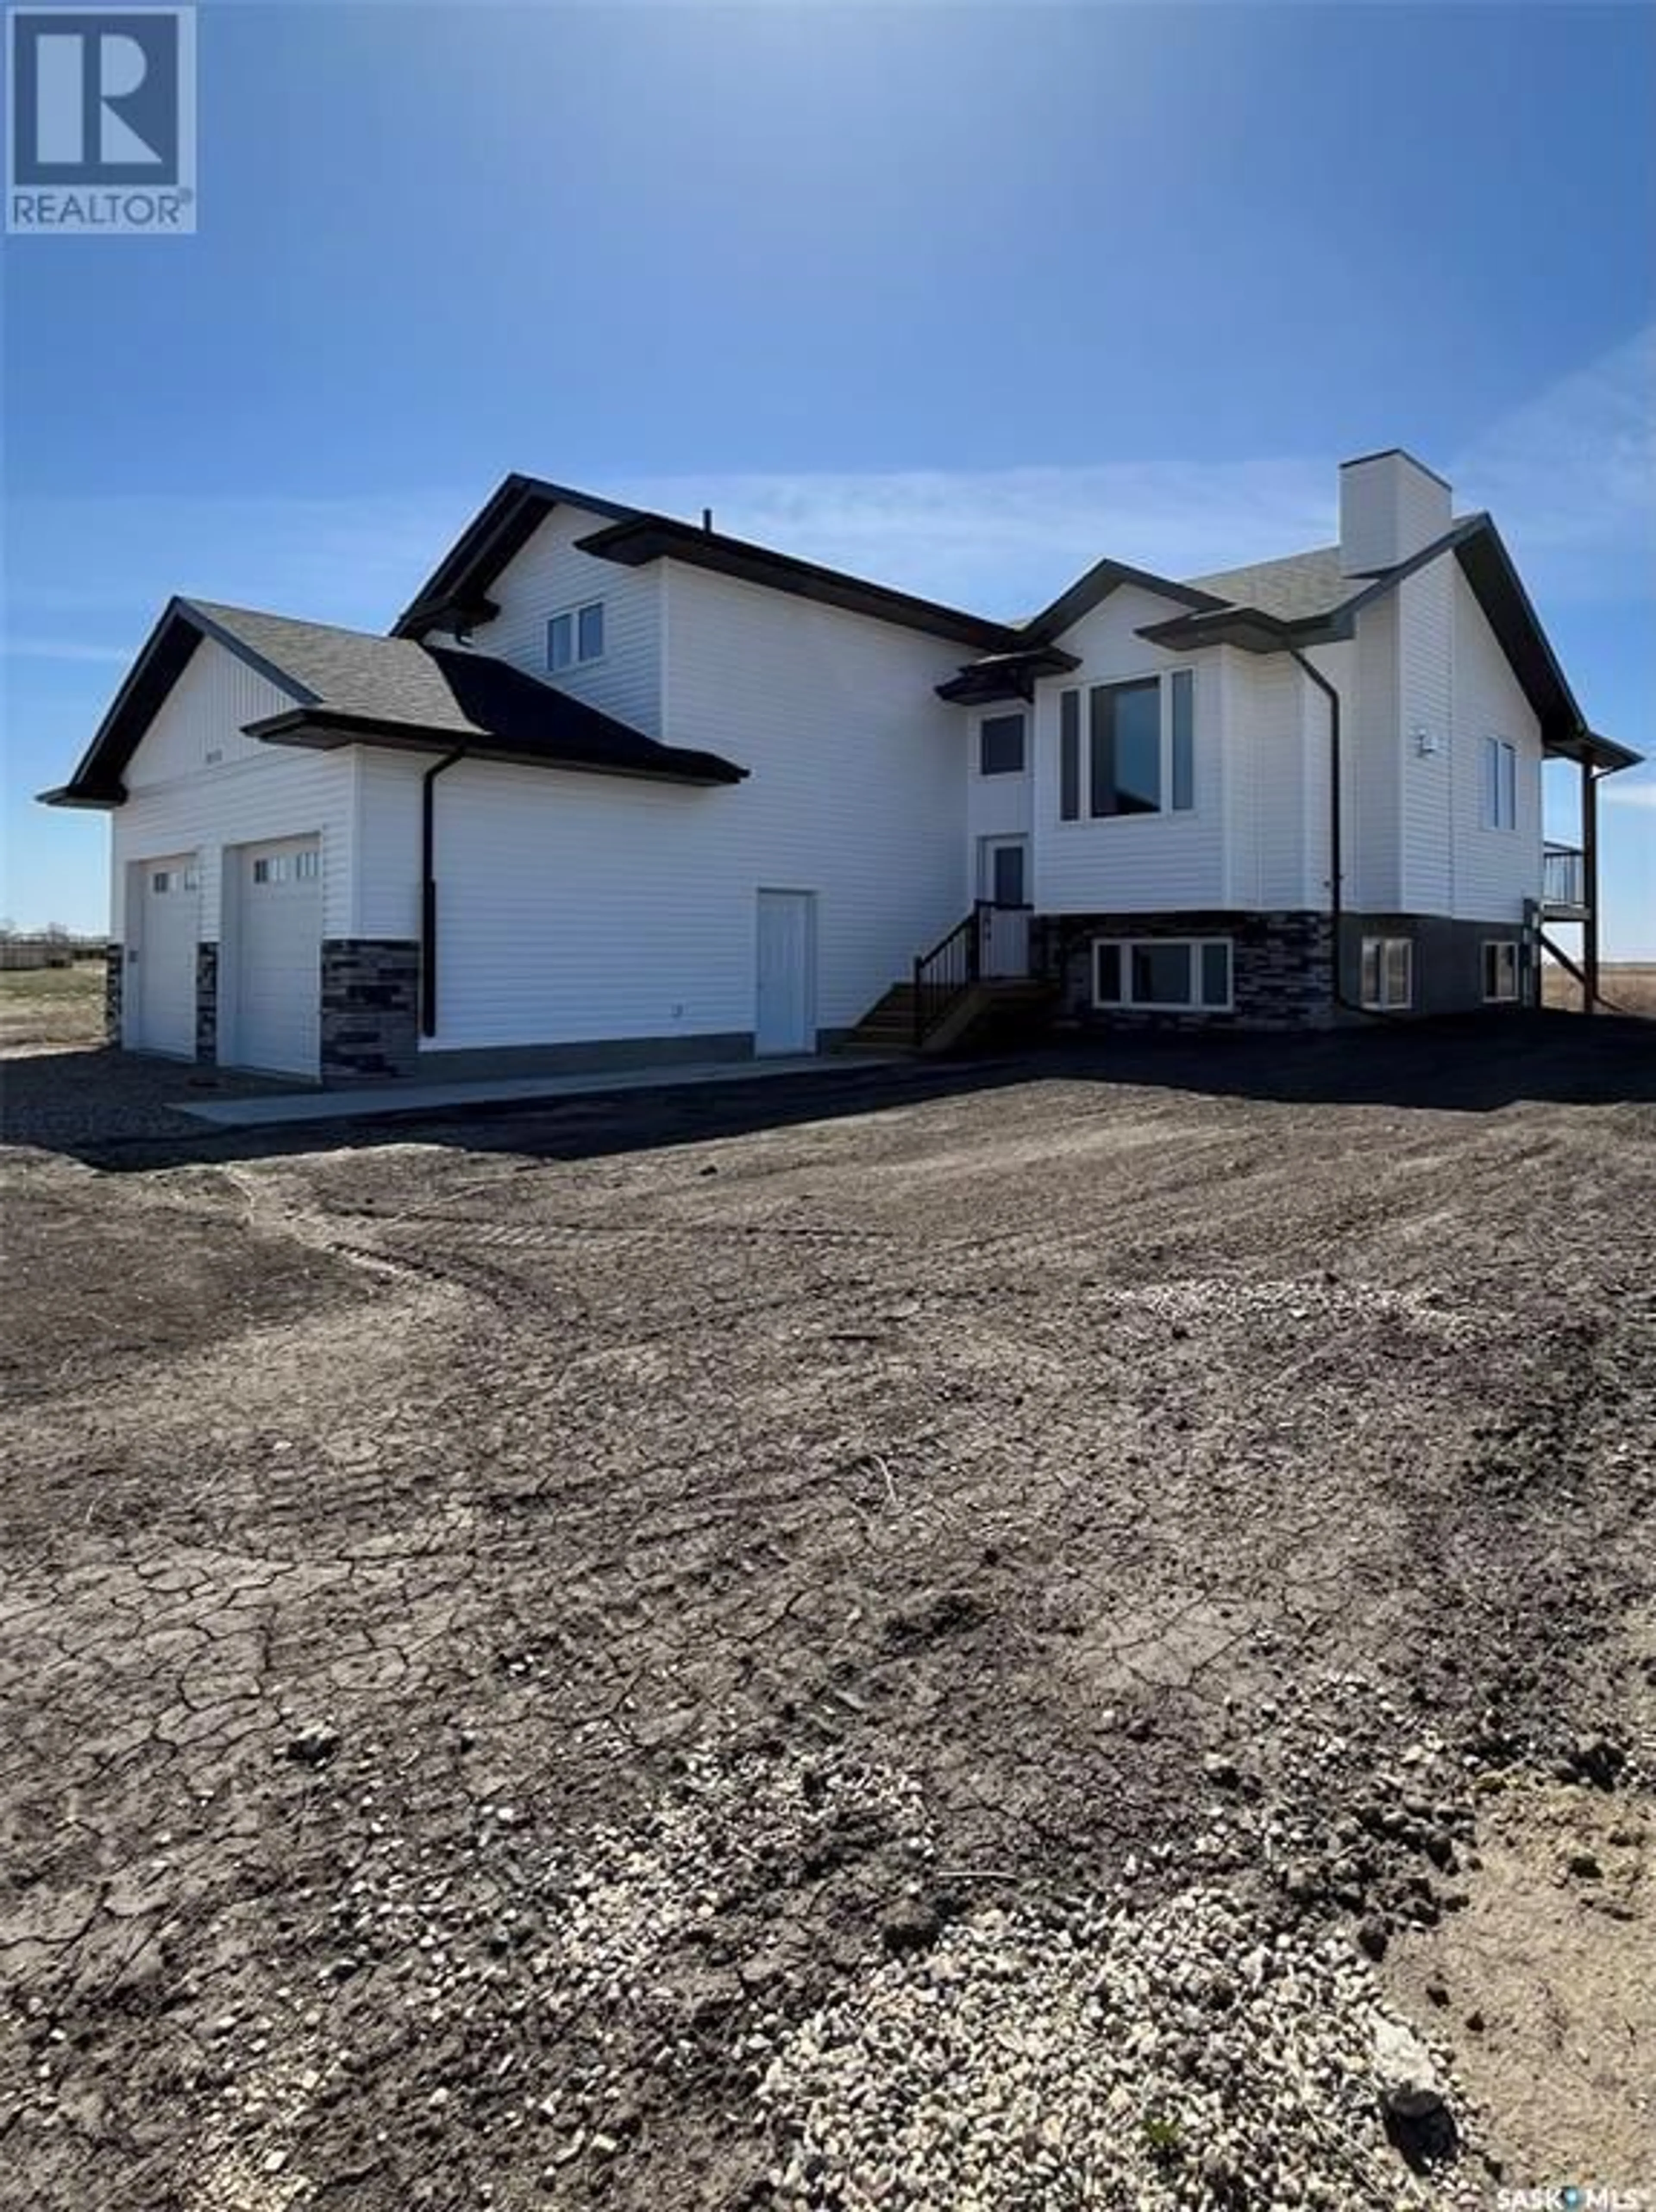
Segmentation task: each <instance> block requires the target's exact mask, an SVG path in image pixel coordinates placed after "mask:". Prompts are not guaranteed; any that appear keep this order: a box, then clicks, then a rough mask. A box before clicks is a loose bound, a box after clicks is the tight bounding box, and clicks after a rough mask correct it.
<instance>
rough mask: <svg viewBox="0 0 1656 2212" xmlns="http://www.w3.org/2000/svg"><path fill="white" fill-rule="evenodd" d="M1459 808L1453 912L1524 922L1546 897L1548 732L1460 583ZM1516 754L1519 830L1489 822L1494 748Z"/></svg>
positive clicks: (1513, 791) (1454, 821)
mask: <svg viewBox="0 0 1656 2212" xmlns="http://www.w3.org/2000/svg"><path fill="white" fill-rule="evenodd" d="M1454 600H1455V654H1454V736H1453V778H1452V781H1453V803H1452V805H1451V807H1450V809H1449V812H1448V816H1447V819H1446V821H1445V823H1444V824H1443V827H1442V830H1441V836H1443V838H1444V840H1445V842H1450V843H1452V845H1453V860H1454V904H1453V912H1454V913H1455V914H1456V915H1460V916H1462V917H1464V918H1465V919H1466V920H1468V921H1502V922H1508V923H1513V922H1518V921H1522V919H1523V916H1524V902H1525V901H1526V899H1535V898H1539V896H1541V866H1542V863H1541V845H1542V829H1541V732H1540V725H1539V723H1538V721H1537V720H1536V717H1535V713H1534V710H1533V709H1532V707H1531V706H1530V703H1529V701H1528V700H1527V699H1526V697H1525V696H1524V693H1523V690H1522V688H1521V687H1520V684H1519V682H1518V679H1517V678H1516V677H1515V676H1514V675H1513V671H1512V667H1511V664H1510V663H1509V662H1508V660H1507V656H1506V654H1505V653H1503V652H1502V651H1501V647H1500V645H1499V643H1498V642H1497V641H1496V639H1495V633H1494V632H1493V631H1492V630H1491V629H1490V628H1489V623H1488V622H1487V621H1486V620H1485V618H1484V615H1483V609H1482V608H1481V607H1480V606H1479V605H1478V604H1477V598H1476V596H1475V595H1474V593H1473V592H1472V588H1471V585H1470V584H1468V583H1467V581H1466V580H1465V577H1464V576H1462V575H1461V574H1459V572H1458V571H1457V572H1456V573H1455V575H1454ZM1491 737H1494V738H1498V739H1499V741H1500V742H1501V743H1502V744H1510V745H1511V747H1512V749H1513V753H1512V767H1511V769H1510V771H1508V770H1507V769H1504V768H1502V769H1501V770H1500V771H1498V773H1499V774H1500V775H1501V776H1502V777H1503V778H1505V777H1507V776H1508V775H1509V777H1510V805H1511V810H1512V817H1513V820H1512V826H1511V827H1510V828H1501V829H1495V828H1494V827H1492V826H1490V825H1489V823H1488V822H1487V820H1486V811H1487V810H1488V808H1489V802H1490V799H1491V795H1492V793H1491V786H1490V781H1489V778H1490V774H1491V771H1490V768H1489V753H1488V750H1487V740H1488V739H1489V738H1491Z"/></svg>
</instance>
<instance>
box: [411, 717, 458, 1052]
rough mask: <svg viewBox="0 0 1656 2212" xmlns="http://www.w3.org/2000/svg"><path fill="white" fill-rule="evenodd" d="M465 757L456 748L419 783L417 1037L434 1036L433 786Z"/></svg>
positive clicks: (434, 880) (427, 771)
mask: <svg viewBox="0 0 1656 2212" xmlns="http://www.w3.org/2000/svg"><path fill="white" fill-rule="evenodd" d="M464 757H465V747H464V745H456V746H455V748H454V750H453V751H452V752H448V753H445V754H444V755H443V757H442V758H441V760H440V761H434V762H433V763H432V764H431V766H430V767H429V768H428V769H427V770H426V772H425V775H423V776H422V778H421V780H420V1034H421V1036H424V1037H429V1036H436V1034H437V873H436V848H437V807H436V794H435V793H434V791H433V789H432V786H433V785H434V783H435V782H436V781H437V779H438V777H439V776H440V775H442V773H443V771H444V769H451V768H452V767H453V765H454V763H455V762H456V761H458V760H463V759H464Z"/></svg>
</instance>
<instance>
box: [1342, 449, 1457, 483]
mask: <svg viewBox="0 0 1656 2212" xmlns="http://www.w3.org/2000/svg"><path fill="white" fill-rule="evenodd" d="M1393 460H1395V461H1407V462H1408V464H1409V465H1410V468H1411V469H1418V470H1419V471H1420V472H1421V474H1422V476H1423V477H1430V478H1431V479H1432V482H1433V483H1439V484H1441V485H1442V486H1443V489H1444V490H1445V491H1447V492H1450V493H1453V490H1454V486H1453V484H1452V483H1450V481H1449V479H1448V477H1441V476H1440V475H1439V474H1438V472H1437V471H1436V470H1435V469H1429V468H1428V467H1427V465H1426V464H1425V462H1424V461H1422V460H1421V459H1418V458H1417V457H1416V455H1415V454H1413V453H1410V451H1409V449H1408V447H1406V446H1380V447H1377V448H1376V450H1375V451H1374V453H1358V454H1357V455H1356V457H1355V458H1354V459H1351V460H1349V461H1342V462H1341V463H1340V466H1341V468H1342V469H1361V468H1365V467H1367V465H1368V463H1369V462H1370V461H1393Z"/></svg>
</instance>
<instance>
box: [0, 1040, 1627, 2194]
mask: <svg viewBox="0 0 1656 2212" xmlns="http://www.w3.org/2000/svg"><path fill="white" fill-rule="evenodd" d="M1584 1026H1585V1025H1582V1024H1572V1023H1571V1022H1570V1021H1569V1020H1568V1018H1567V1017H1562V1016H1561V1017H1553V1018H1544V1019H1543V1020H1541V1021H1539V1022H1538V1023H1537V1024H1533V1025H1532V1027H1531V1028H1527V1029H1526V1028H1515V1029H1514V1030H1513V1031H1512V1032H1511V1035H1510V1042H1505V1043H1502V1044H1501V1045H1500V1046H1499V1047H1495V1046H1492V1045H1490V1044H1489V1043H1488V1042H1486V1041H1485V1039H1484V1037H1483V1036H1455V1037H1450V1038H1447V1039H1439V1040H1435V1041H1409V1042H1392V1041H1390V1040H1380V1041H1369V1040H1365V1041H1361V1042H1358V1043H1356V1044H1352V1045H1348V1046H1346V1047H1344V1048H1338V1049H1336V1048H1320V1049H1319V1048H1303V1049H1302V1050H1301V1053H1300V1055H1299V1056H1298V1057H1295V1048H1274V1049H1273V1050H1271V1051H1266V1050H1265V1048H1248V1049H1247V1050H1243V1049H1238V1050H1237V1051H1235V1052H1233V1053H1230V1054H1223V1053H1221V1054H1218V1055H1217V1056H1214V1055H1213V1054H1209V1055H1207V1056H1205V1057H1204V1055H1202V1054H1192V1052H1190V1051H1187V1050H1180V1049H1177V1048H1168V1050H1167V1051H1164V1052H1161V1053H1158V1052H1157V1051H1156V1049H1155V1048H1152V1047H1149V1046H1143V1047H1136V1048H1133V1051H1132V1052H1131V1054H1128V1053H1127V1052H1126V1051H1125V1049H1121V1050H1118V1051H1117V1052H1116V1053H1115V1054H1113V1055H1099V1056H1097V1057H1095V1058H1093V1059H1090V1060H1089V1059H1085V1058H1083V1057H1082V1056H1081V1055H1079V1054H1077V1055H1073V1056H1071V1057H1070V1058H1067V1059H1065V1058H1059V1057H1054V1058H1052V1059H1049V1060H1042V1061H1040V1062H1035V1063H1030V1064H1029V1065H1028V1066H1025V1067H1024V1068H1022V1069H1009V1068H1006V1067H1001V1068H998V1069H980V1070H963V1071H958V1072H955V1073H947V1072H945V1073H896V1074H893V1075H890V1076H877V1075H873V1074H848V1075H847V1076H846V1077H845V1078H844V1079H817V1080H815V1081H814V1082H813V1083H811V1084H804V1083H798V1084H792V1085H774V1086H773V1085H764V1086H754V1087H753V1088H752V1089H751V1090H750V1091H746V1092H744V1093H743V1095H742V1096H740V1097H738V1096H737V1095H736V1094H735V1093H727V1094H721V1095H720V1096H719V1097H714V1096H713V1094H711V1093H709V1094H704V1095H702V1096H701V1097H692V1096H691V1095H689V1094H682V1095H680V1096H678V1097H673V1098H667V1099H660V1100H646V1099H639V1098H632V1099H628V1100H625V1101H594V1100H591V1099H586V1100H582V1101H580V1102H579V1104H570V1105H567V1106H564V1107H559V1108H543V1109H523V1110H519V1111H517V1112H514V1113H513V1114H511V1115H500V1116H496V1117H490V1118H485V1119H474V1120H470V1121H451V1122H446V1123H442V1124H431V1125H419V1126H385V1127H375V1128H356V1129H353V1130H350V1131H342V1130H339V1129H335V1130H332V1131H322V1132H312V1133H309V1134H307V1135H306V1137H305V1138H304V1139H303V1141H302V1142H297V1141H296V1142H294V1143H292V1144H284V1143H283V1142H282V1140H281V1139H280V1136H279V1134H278V1133H271V1134H270V1135H268V1136H265V1137H264V1138H261V1139H258V1140H257V1141H254V1140H252V1139H219V1138H216V1137H215V1138H208V1137H200V1138H191V1137H188V1136H185V1135H183V1134H181V1133H168V1131H167V1127H166V1125H165V1124H164V1123H163V1124H162V1126H161V1133H157V1127H156V1125H155V1122H154V1120H153V1114H152V1109H149V1107H148V1106H146V1109H145V1113H146V1118H145V1119H144V1120H143V1121H142V1123H141V1124H140V1125H139V1126H138V1127H137V1128H136V1133H133V1132H131V1131H128V1132H126V1133H123V1131H122V1128H121V1127H120V1124H119V1116H118V1112H116V1111H115V1110H114V1108H113V1107H112V1119H111V1121H110V1123H109V1126H108V1127H107V1128H106V1129H103V1130H101V1131H100V1130H99V1129H97V1128H90V1129H88V1130H87V1131H85V1132H83V1133H82V1135H81V1136H80V1137H78V1138H77V1139H76V1142H75V1143H74V1145H73V1146H70V1144H69V1141H68V1139H66V1138H65V1137H64V1135H63V1134H62V1133H61V1132H60V1131H58V1130H56V1129H55V1127H54V1130H53V1133H52V1139H51V1141H50V1143H49V1144H35V1145H33V1146H31V1145H29V1144H27V1143H21V1144H20V1145H18V1146H16V1148H15V1149H14V1150H13V1151H12V1152H10V1154H9V1157H8V1164H7V1191H8V1196H7V1231H6V1236H7V1252H6V1256H7V1283H8V1290H9V1297H8V1302H7V1304H8V1323H7V1330H6V1334H5V1340H4V1344H3V1347H0V1349H3V1356H4V1359H5V1364H6V1379H7V1386H8V1387H7V1401H6V1407H5V1410H4V1413H3V1416H0V1454H3V1472H0V1516H3V1542H0V1563H3V1565H0V1572H3V1581H0V1834H3V1839H4V1842H3V1863H0V1981H3V2000H0V2002H3V2011H0V2203H7V2204H12V2203H15V2204H17V2205H18V2206H20V2207H21V2206H23V2205H27V2206H30V2207H33V2208H40V2212H47V2209H48V2208H64V2212H71V2208H72V2212H85V2209H86V2208H89V2207H92V2206H94V2205H95V2206H96V2207H97V2208H98V2212H162V2208H167V2212H171V2208H178V2212H239V2208H245V2212H285V2208H287V2207H288V2206H303V2205H310V2204H318V2205H326V2206H333V2207H343V2208H349V2212H358V2208H360V2212H405V2208H409V2207H430V2208H435V2209H436V2212H448V2208H451V2207H459V2206H462V2205H464V2206H473V2205H476V2206H489V2207H492V2208H494V2212H508V2208H519V2207H522V2208H528V2207H531V2206H553V2207H556V2206H577V2205H585V2204H597V2205H603V2206H611V2207H616V2208H630V2207H640V2208H643V2207H650V2208H656V2207H658V2206H661V2205H670V2206H672V2207H674V2208H675V2212H678V2208H684V2212H694V2209H695V2208H707V2212H713V2208H725V2207H729V2208H735V2207H738V2206H742V2207H759V2206H761V2205H766V2204H777V2205H792V2206H797V2207H822V2208H828V2207H838V2208H840V2212H861V2208H864V2207H870V2208H871V2207H874V2206H895V2205H899V2204H901V2205H910V2206H935V2207H937V2208H938V2212H953V2208H955V2207H956V2206H960V2207H968V2206H973V2205H976V2206H980V2207H983V2208H985V2212H989V2208H993V2212H1023V2208H1028V2212H1034V2208H1037V2207H1039V2208H1043V2212H1045V2208H1053V2212H1069V2208H1073V2212H1081V2208H1085V2207H1095V2206H1097V2207H1103V2206H1111V2207H1123V2208H1131V2207H1150V2206H1156V2205H1162V2204H1166V2205H1170V2206H1171V2205H1186V2206H1199V2205H1208V2206H1213V2207H1216V2208H1221V2207H1236V2206H1241V2205H1257V2206H1265V2205H1276V2204H1282V2203H1304V2204H1321V2205H1326V2206H1330V2207H1349V2206H1375V2207H1380V2206H1386V2207H1390V2206H1393V2205H1404V2204H1414V2203H1420V2204H1429V2203H1456V2204H1459V2203H1465V2204H1488V2203H1490V2202H1492V2201H1493V2197H1492V2192H1493V2190H1494V2187H1495V2182H1496V2179H1497V2178H1503V2179H1505V2180H1506V2182H1507V2183H1508V2184H1509V2185H1540V2184H1542V2183H1544V2182H1549V2181H1557V2180H1561V2179H1578V2180H1585V2179H1592V2178H1598V2179H1602V2180H1604V2181H1605V2182H1606V2183H1619V2184H1620V2185H1623V2186H1626V2187H1629V2188H1630V2187H1633V2186H1635V2185H1638V2184H1641V2183H1643V2184H1644V2185H1647V2186H1648V2185H1656V2098H1653V2087H1652V2085H1653V2084H1656V2017H1653V2000H1652V1993H1651V1984H1650V1978H1649V1977H1648V1975H1647V1973H1646V1972H1644V1971H1643V1970H1642V1968H1641V1967H1640V1966H1638V1964H1637V1962H1638V1961H1639V1960H1649V1959H1650V1957H1651V1942H1652V1917H1653V1888H1656V1875H1653V1873H1652V1871H1651V1867H1652V1852H1653V1845H1652V1843H1651V1840H1650V1839H1651V1838H1652V1836H1653V1833H1656V1814H1653V1805H1652V1799H1651V1796H1650V1794H1649V1791H1650V1778H1651V1776H1652V1774H1653V1772H1656V1636H1653V1631H1652V1626H1651V1624H1652V1622H1653V1620H1656V1613H1653V1609H1652V1607H1653V1554H1656V1536H1653V1511H1652V1509H1653V1504H1656V1451H1653V1438H1656V1419H1653V1416H1656V1346H1653V1327H1656V1267H1653V1258H1656V1252H1653V1245H1656V1104H1653V1095H1656V1085H1653V1080H1652V1074H1653V1070H1652V1065H1651V1058H1650V1054H1651V1047H1650V1044H1649V1042H1648V1039H1649V1037H1650V1036H1651V1032H1650V1031H1649V1030H1641V1029H1639V1028H1638V1027H1637V1025H1628V1026H1627V1027H1625V1028H1623V1026H1622V1025H1619V1024H1604V1025H1603V1026H1602V1027H1598V1029H1597V1034H1596V1035H1595V1036H1594V1037H1593V1039H1592V1046H1591V1049H1589V1048H1588V1046H1587V1043H1586V1041H1585V1040H1584V1038H1583V1036H1582V1030H1583V1028H1584ZM1504 1034H1505V1033H1503V1035H1504ZM29 1065H30V1066H31V1067H32V1068H33V1070H34V1072H35V1077H36V1079H37V1080H39V1079H41V1076H40V1071H41V1069H42V1068H43V1066H45V1062H44V1061H42V1060H33V1061H32V1062H30V1063H29ZM110 1082H111V1084H112V1085H114V1086H116V1087H117V1088H118V1082H119V1078H118V1074H112V1076H111V1077H110ZM761 1091H762V1093H763V1096H762V1097H761V1095H760V1093H761ZM110 1095H111V1097H112V1098H113V1097H114V1095H115V1094H114V1091H111V1093H110ZM117 1103H118V1101H117ZM20 1133H21V1135H22V1136H24V1137H27V1135H28V1134H29V1133H30V1132H29V1129H28V1127H27V1118H26V1117H25V1126H24V1127H22V1128H21V1131H20ZM1612 1836H1613V1837H1614V1838H1617V1840H1615V1841H1611V1840H1610V1838H1611V1837H1612ZM1589 1863H1591V1864H1589ZM1592 1869H1597V1871H1596V1872H1595V1871H1593V1870H1592ZM1618 1916H1619V1917H1618ZM1584 1931H1585V1933H1584ZM1571 1975H1573V1976H1574V1980H1573V1982H1572V1983H1571V1984H1570V1986H1569V1987H1568V1988H1566V1987H1565V1986H1564V1978H1565V1977H1567V1976H1571ZM1584 1976H1585V1977H1586V1978H1587V1979H1586V1982H1585V1983H1584V1979H1583V1977H1584ZM1600 1981H1602V1988H1600V1987H1599V1986H1598V1984H1599V1982H1600ZM1474 2016H1476V2020H1475V2024H1474V2025H1472V2026H1469V2025H1468V2021H1469V2020H1473V2019H1474ZM1561 2021H1562V2023H1563V2026H1562V2027H1561V2026H1560V2022H1561ZM1397 2027H1408V2028H1409V2029H1410V2031H1411V2032H1412V2033H1413V2034H1414V2035H1416V2037H1418V2038H1419V2039H1422V2045H1423V2046H1424V2048H1423V2050H1422V2054H1421V2055H1422V2062H1424V2061H1426V2060H1428V2059H1429V2061H1430V2063H1431V2064H1432V2065H1433V2067H1434V2068H1435V2070H1436V2072H1437V2074H1438V2075H1439V2078H1440V2083H1441V2087H1442V2088H1443V2090H1444V2092H1445V2093H1446V2095H1447V2106H1448V2110H1449V2112H1450V2113H1451V2114H1452V2116H1453V2119H1452V2124H1448V2125H1447V2127H1445V2128H1443V2129H1439V2128H1438V2127H1437V2126H1436V2121H1435V2124H1434V2128H1433V2129H1432V2130H1425V2131H1424V2132H1422V2131H1418V2130H1416V2131H1413V2132H1411V2130H1410V2129H1409V2128H1408V2127H1406V2126H1402V2125H1390V2126H1388V2124H1387V2122H1386V2115H1385V2114H1384V2113H1383V2112H1382V2110H1381V2106H1380V2100H1379V2098H1378V2095H1377V2085H1376V2079H1375V2076H1374V2071H1373V2066H1372V2064H1371V2059H1370V2053H1371V2051H1372V2050H1373V2049H1374V2047H1375V2042H1376V2038H1377V2037H1380V2038H1381V2039H1383V2038H1384V2036H1385V2035H1386V2034H1387V2033H1392V2032H1393V2031H1394V2030H1395V2029H1396V2028H1397ZM1436 2118H1437V2119H1441V2114H1439V2115H1437V2116H1436ZM1405 2154H1406V2155H1405ZM1410 2159H1412V2160H1414V2161H1415V2163H1414V2164H1413V2165H1411V2164H1410V2163H1409V2162H1408V2161H1409V2160H1410Z"/></svg>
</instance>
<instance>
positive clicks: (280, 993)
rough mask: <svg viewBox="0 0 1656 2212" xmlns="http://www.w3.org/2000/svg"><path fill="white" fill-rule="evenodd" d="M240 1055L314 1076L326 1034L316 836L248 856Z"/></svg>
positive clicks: (237, 1032) (277, 1069) (238, 1012)
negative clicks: (323, 1030)
mask: <svg viewBox="0 0 1656 2212" xmlns="http://www.w3.org/2000/svg"><path fill="white" fill-rule="evenodd" d="M240 863H241V865H240V878H241V881H240V911H239V914H238V918H237V921H238V927H237V940H238V941H237V953H236V994H235V1012H234V1023H233V1035H234V1047H233V1049H234V1056H235V1060H236V1063H237V1064H238V1065H240V1066H243V1067H258V1068H268V1069H269V1070H270V1072H271V1073H273V1074H277V1075H314V1074H315V1073H317V1067H318V1056H319V1054H320V1051H321V1032H322V853H321V848H320V845H319V844H318V841H317V839H316V838H314V837H284V838H283V839H282V841H281V842H279V843H277V844H271V845H244V846H243V848H241V854H240Z"/></svg>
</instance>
